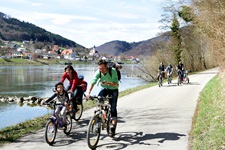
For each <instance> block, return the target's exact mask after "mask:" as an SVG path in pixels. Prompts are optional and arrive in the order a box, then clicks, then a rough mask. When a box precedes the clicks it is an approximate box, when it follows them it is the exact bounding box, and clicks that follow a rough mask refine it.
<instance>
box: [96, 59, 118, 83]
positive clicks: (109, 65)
mask: <svg viewBox="0 0 225 150" xmlns="http://www.w3.org/2000/svg"><path fill="white" fill-rule="evenodd" d="M107 66H108V69H109V75H110V76H111V77H112V68H114V69H115V70H116V73H117V76H118V81H120V80H121V73H120V70H119V69H118V68H117V67H116V64H115V63H113V62H108V63H107ZM99 73H100V76H99V78H101V77H102V74H101V72H100V71H99ZM120 82H121V81H120Z"/></svg>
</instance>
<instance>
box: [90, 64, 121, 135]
mask: <svg viewBox="0 0 225 150" xmlns="http://www.w3.org/2000/svg"><path fill="white" fill-rule="evenodd" d="M100 74H101V75H100ZM98 80H99V81H100V83H101V87H102V89H101V91H100V92H99V94H98V96H107V95H108V96H110V97H112V99H109V103H110V105H111V117H112V126H111V127H110V128H111V132H112V136H114V135H115V131H116V125H117V99H118V94H119V90H118V86H119V84H118V76H117V72H116V70H115V69H114V68H112V69H111V75H110V73H109V69H108V66H107V62H106V61H105V60H99V62H98V70H97V71H96V72H95V74H94V77H93V79H92V82H91V85H90V87H89V89H88V90H87V95H86V96H87V98H90V93H91V91H92V89H93V87H94V85H95V84H96V83H97V82H98Z"/></svg>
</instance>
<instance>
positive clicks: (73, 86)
mask: <svg viewBox="0 0 225 150" xmlns="http://www.w3.org/2000/svg"><path fill="white" fill-rule="evenodd" d="M65 79H67V80H69V85H68V86H67V88H66V91H67V92H68V93H73V96H72V97H73V100H72V103H73V111H74V112H76V111H77V102H76V98H78V101H80V99H81V101H82V95H81V94H82V88H81V86H79V85H80V84H81V82H80V80H79V78H78V76H77V72H76V71H75V70H74V68H73V66H70V65H68V66H66V67H65V69H64V73H63V75H62V79H61V82H64V81H65ZM73 114H74V113H73ZM72 118H73V119H74V118H75V116H74V115H73V116H72Z"/></svg>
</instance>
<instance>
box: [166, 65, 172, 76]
mask: <svg viewBox="0 0 225 150" xmlns="http://www.w3.org/2000/svg"><path fill="white" fill-rule="evenodd" d="M166 73H167V77H172V74H173V66H172V65H171V64H168V66H167V67H166Z"/></svg>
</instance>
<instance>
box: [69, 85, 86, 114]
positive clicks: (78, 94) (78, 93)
mask: <svg viewBox="0 0 225 150" xmlns="http://www.w3.org/2000/svg"><path fill="white" fill-rule="evenodd" d="M70 88H71V85H69V86H67V88H66V91H68V90H69V89H70ZM82 94H83V90H82V87H81V86H76V88H75V90H74V91H73V94H72V95H71V97H72V99H73V100H72V103H73V109H74V110H76V111H77V104H78V103H79V104H80V103H82V98H83V95H82Z"/></svg>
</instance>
